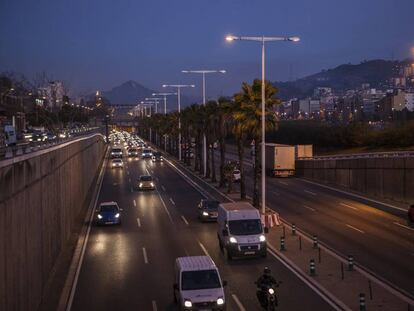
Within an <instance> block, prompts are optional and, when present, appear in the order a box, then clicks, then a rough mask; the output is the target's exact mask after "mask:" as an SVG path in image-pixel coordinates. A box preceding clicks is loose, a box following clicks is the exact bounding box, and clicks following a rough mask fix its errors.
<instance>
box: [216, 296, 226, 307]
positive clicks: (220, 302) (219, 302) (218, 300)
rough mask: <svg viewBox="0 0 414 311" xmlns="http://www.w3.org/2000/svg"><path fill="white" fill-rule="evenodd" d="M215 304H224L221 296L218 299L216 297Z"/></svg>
mask: <svg viewBox="0 0 414 311" xmlns="http://www.w3.org/2000/svg"><path fill="white" fill-rule="evenodd" d="M217 304H218V305H219V306H220V305H223V304H224V299H223V298H219V299H217Z"/></svg>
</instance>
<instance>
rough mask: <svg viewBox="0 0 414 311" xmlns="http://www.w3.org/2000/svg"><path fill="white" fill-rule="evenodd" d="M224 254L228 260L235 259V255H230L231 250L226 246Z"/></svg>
mask: <svg viewBox="0 0 414 311" xmlns="http://www.w3.org/2000/svg"><path fill="white" fill-rule="evenodd" d="M224 256H225V257H226V259H227V260H228V261H231V260H232V259H233V257H232V256H231V255H230V253H229V251H228V250H227V249H226V248H224Z"/></svg>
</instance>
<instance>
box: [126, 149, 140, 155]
mask: <svg viewBox="0 0 414 311" xmlns="http://www.w3.org/2000/svg"><path fill="white" fill-rule="evenodd" d="M137 156H138V150H137V149H136V148H129V149H128V157H137Z"/></svg>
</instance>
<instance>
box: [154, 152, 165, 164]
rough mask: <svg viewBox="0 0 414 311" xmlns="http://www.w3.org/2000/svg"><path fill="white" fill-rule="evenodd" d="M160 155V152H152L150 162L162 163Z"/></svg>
mask: <svg viewBox="0 0 414 311" xmlns="http://www.w3.org/2000/svg"><path fill="white" fill-rule="evenodd" d="M162 161H163V158H162V154H161V152H153V153H152V162H162Z"/></svg>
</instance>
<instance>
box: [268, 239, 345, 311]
mask: <svg viewBox="0 0 414 311" xmlns="http://www.w3.org/2000/svg"><path fill="white" fill-rule="evenodd" d="M267 246H268V247H267V251H268V252H269V254H271V255H272V256H273V257H275V258H276V260H278V261H279V262H280V263H281V264H282V265H284V266H285V267H286V268H288V269H289V270H290V271H291V272H293V274H295V275H296V276H297V277H298V278H299V279H300V280H301V281H302V282H303V283H305V284H306V285H307V286H309V287H310V288H311V289H312V290H313V291H314V292H315V293H316V294H318V295H319V296H320V297H321V298H322V299H323V300H325V301H326V302H327V303H328V304H329V305H330V306H331V307H333V309H334V310H349V311H351V309H350V308H349V307H347V306H346V305H345V304H344V303H343V302H342V301H340V300H339V299H338V298H336V297H335V296H334V295H332V293H331V292H329V291H328V290H327V289H326V288H324V287H323V286H321V285H320V284H319V283H317V282H316V281H315V280H313V279H311V278H310V277H308V276H307V275H306V274H305V273H304V272H303V271H301V270H300V268H299V267H298V266H296V265H295V264H294V263H293V262H292V261H291V260H290V259H288V258H287V257H286V256H285V255H283V254H280V253H277V252H276V249H275V247H274V246H273V245H271V244H270V243H267Z"/></svg>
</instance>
